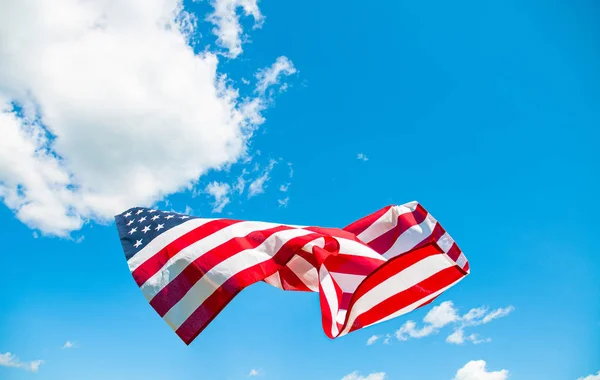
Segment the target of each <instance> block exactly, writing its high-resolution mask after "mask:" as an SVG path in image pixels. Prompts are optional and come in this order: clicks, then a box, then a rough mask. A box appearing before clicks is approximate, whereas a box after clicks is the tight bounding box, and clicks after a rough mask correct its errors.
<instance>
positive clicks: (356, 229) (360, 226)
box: [343, 206, 393, 235]
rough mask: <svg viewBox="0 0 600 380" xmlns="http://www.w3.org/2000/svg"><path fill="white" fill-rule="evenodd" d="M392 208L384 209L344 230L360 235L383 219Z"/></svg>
mask: <svg viewBox="0 0 600 380" xmlns="http://www.w3.org/2000/svg"><path fill="white" fill-rule="evenodd" d="M392 207H393V206H387V207H384V208H382V209H381V210H379V211H376V212H374V213H372V214H371V215H368V216H365V217H364V218H362V219H359V220H357V221H356V222H354V223H352V224H350V225H348V226H346V227H344V228H343V229H344V230H346V231H349V232H351V233H353V234H355V235H360V234H361V233H363V232H364V231H365V230H366V229H367V228H369V227H370V226H371V225H372V224H373V223H375V222H376V221H377V220H379V218H381V217H382V216H383V215H384V214H385V213H386V212H388V210H389V209H390V208H392Z"/></svg>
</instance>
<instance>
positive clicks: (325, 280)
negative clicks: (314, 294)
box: [319, 266, 340, 337]
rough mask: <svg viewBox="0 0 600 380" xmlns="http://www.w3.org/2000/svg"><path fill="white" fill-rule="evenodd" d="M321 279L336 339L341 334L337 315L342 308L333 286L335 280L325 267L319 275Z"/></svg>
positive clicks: (333, 334) (332, 330) (332, 333)
mask: <svg viewBox="0 0 600 380" xmlns="http://www.w3.org/2000/svg"><path fill="white" fill-rule="evenodd" d="M319 277H320V280H321V291H322V295H323V296H324V297H325V300H326V304H327V306H329V313H330V314H331V336H333V337H335V336H337V334H338V333H339V329H338V327H337V323H336V320H337V315H336V313H337V312H338V309H339V307H340V306H339V304H338V299H337V293H336V291H335V286H334V285H333V279H332V278H331V275H330V274H329V272H328V271H327V268H325V267H324V266H323V267H321V273H320V274H319ZM323 327H325V326H323Z"/></svg>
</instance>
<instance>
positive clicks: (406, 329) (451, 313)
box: [395, 301, 459, 340]
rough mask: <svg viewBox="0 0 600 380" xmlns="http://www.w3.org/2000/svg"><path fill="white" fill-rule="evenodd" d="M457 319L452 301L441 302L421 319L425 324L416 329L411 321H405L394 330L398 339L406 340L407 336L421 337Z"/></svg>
mask: <svg viewBox="0 0 600 380" xmlns="http://www.w3.org/2000/svg"><path fill="white" fill-rule="evenodd" d="M458 319H459V316H458V314H457V310H456V309H455V308H454V304H453V303H452V301H445V302H442V303H441V304H440V305H438V306H435V307H433V308H432V309H431V310H430V311H429V312H428V313H427V315H425V318H423V321H424V322H425V323H426V325H425V326H423V327H422V328H420V329H418V328H417V325H416V323H415V322H413V321H406V322H405V323H404V325H402V327H400V329H398V330H397V331H396V333H395V334H396V338H397V339H398V340H408V338H409V337H410V338H423V337H426V336H428V335H431V334H434V333H436V332H437V331H438V330H439V329H440V328H442V327H444V326H446V325H448V324H450V323H453V322H456V321H457V320H458Z"/></svg>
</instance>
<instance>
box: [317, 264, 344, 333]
mask: <svg viewBox="0 0 600 380" xmlns="http://www.w3.org/2000/svg"><path fill="white" fill-rule="evenodd" d="M321 270H322V271H327V269H326V268H325V267H322V268H321ZM329 276H330V277H331V281H332V283H333V288H334V289H335V295H336V297H337V302H338V305H339V304H340V302H341V300H342V294H343V293H342V289H341V288H340V287H339V286H338V284H337V283H336V282H335V280H334V279H333V276H331V274H329ZM320 278H321V276H320V274H319V279H320ZM319 304H320V305H321V324H322V325H323V331H324V332H325V335H327V337H329V338H331V339H333V338H335V337H334V336H333V334H332V333H331V329H332V328H333V323H334V317H335V316H334V315H332V314H331V308H330V306H329V302H328V300H327V297H325V292H324V291H323V282H322V281H319ZM337 311H339V307H338V309H337ZM336 324H337V322H336ZM339 328H340V326H339V324H338V331H339Z"/></svg>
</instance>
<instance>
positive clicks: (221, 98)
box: [0, 0, 295, 236]
mask: <svg viewBox="0 0 600 380" xmlns="http://www.w3.org/2000/svg"><path fill="white" fill-rule="evenodd" d="M213 4H214V6H215V12H214V15H215V16H214V17H213V18H212V20H213V21H214V22H216V23H217V25H221V26H220V27H219V26H218V27H217V29H218V30H220V32H219V33H221V34H222V35H223V36H225V35H229V34H227V33H229V32H226V31H227V30H229V29H227V28H229V26H228V25H230V24H231V23H232V22H233V25H234V26H235V25H236V24H235V20H233V21H232V20H231V18H230V15H231V12H230V10H231V7H232V6H234V5H235V6H236V7H237V6H241V7H242V8H243V9H244V10H245V11H246V12H247V13H249V14H252V15H254V17H255V19H262V16H261V15H260V12H259V11H258V8H257V6H256V1H250V0H239V1H223V0H217V1H214V2H213ZM0 8H1V9H2V10H3V11H2V12H0V62H2V65H0V128H1V129H2V138H1V139H0V199H2V200H3V201H4V203H5V204H6V205H7V206H8V207H9V208H10V209H11V210H13V211H14V213H15V215H16V217H17V218H18V219H19V220H21V221H22V222H23V223H25V224H27V225H28V226H29V227H31V228H34V229H39V230H40V231H42V232H43V233H45V234H52V235H58V236H69V234H70V232H72V231H74V230H78V229H80V228H81V227H82V225H83V224H84V223H85V222H87V221H90V220H92V221H98V222H109V221H111V220H112V216H113V215H115V214H117V213H120V212H122V211H123V210H125V209H127V208H129V207H132V206H134V205H139V206H151V205H152V204H154V203H156V202H157V201H159V200H161V199H164V197H166V196H167V195H169V194H173V193H176V192H180V191H183V190H186V189H190V188H192V187H193V185H194V184H195V183H196V182H197V181H198V179H199V177H200V176H202V175H203V174H205V173H206V172H207V171H209V170H211V169H216V170H218V169H222V168H224V167H227V166H228V165H231V164H233V163H235V162H238V161H239V160H240V159H243V158H244V157H246V156H247V151H248V141H249V139H250V137H251V136H252V134H253V133H254V131H255V130H256V128H258V127H259V125H260V124H261V123H263V122H264V118H263V117H262V115H261V112H262V111H263V110H264V109H265V108H266V107H267V106H268V103H269V102H270V99H269V98H268V97H267V96H266V95H265V93H266V90H267V88H268V86H271V85H275V84H277V83H279V82H280V80H281V78H282V77H283V76H284V75H288V74H290V73H293V72H295V69H292V67H293V65H292V63H291V61H289V60H288V59H287V58H284V57H280V58H278V59H277V61H276V62H275V63H274V64H273V66H271V67H270V68H267V69H265V70H261V71H259V74H257V76H258V78H259V82H258V87H257V89H258V90H257V91H256V92H255V95H254V97H241V96H240V94H239V91H238V90H237V89H236V88H235V87H234V85H233V84H232V83H231V81H230V80H229V79H228V77H227V76H226V75H225V74H224V73H221V72H219V71H218V69H219V59H218V57H217V55H215V54H213V53H211V52H208V51H206V50H202V49H200V50H202V52H201V53H195V52H194V49H193V48H192V46H191V45H190V40H191V39H193V37H194V35H195V30H194V25H195V22H194V20H195V18H194V17H193V16H192V15H190V14H189V13H187V12H186V11H185V10H184V8H183V6H182V3H181V1H180V0H143V1H142V0H131V1H117V0H107V1H101V2H90V1H72V0H56V1H52V2H48V1H44V0H22V1H12V0H0ZM234 9H235V7H234ZM236 28H237V26H236ZM234 29H235V28H234ZM227 38H228V37H224V38H222V41H229V40H228V39H227ZM223 43H225V44H227V43H226V42H223ZM233 46H234V47H233V48H232V49H233V51H235V49H236V48H235V46H237V45H235V44H234V45H233ZM271 72H272V74H268V73H271ZM275 73H278V74H277V75H275V76H274V74H275ZM267 74H268V75H267ZM273 78H275V79H273ZM265 181H266V178H265ZM265 181H263V183H264V182H265ZM260 185H261V183H260V182H257V184H255V185H254V187H253V189H254V191H255V192H256V193H259V192H260V190H261V189H262V188H263V187H262V186H260ZM222 199H224V198H222Z"/></svg>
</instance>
